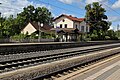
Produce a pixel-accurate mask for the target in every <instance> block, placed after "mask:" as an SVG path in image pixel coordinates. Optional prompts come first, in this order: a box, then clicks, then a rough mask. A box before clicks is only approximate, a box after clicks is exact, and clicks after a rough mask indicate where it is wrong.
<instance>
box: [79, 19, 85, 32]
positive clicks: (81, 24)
mask: <svg viewBox="0 0 120 80" xmlns="http://www.w3.org/2000/svg"><path fill="white" fill-rule="evenodd" d="M82 26H84V31H82ZM80 31H82V32H86V22H85V21H82V22H81V23H80Z"/></svg>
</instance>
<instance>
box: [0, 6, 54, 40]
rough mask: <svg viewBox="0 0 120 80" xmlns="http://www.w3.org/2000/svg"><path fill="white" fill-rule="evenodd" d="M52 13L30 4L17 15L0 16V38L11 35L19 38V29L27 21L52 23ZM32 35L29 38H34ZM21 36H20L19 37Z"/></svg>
mask: <svg viewBox="0 0 120 80" xmlns="http://www.w3.org/2000/svg"><path fill="white" fill-rule="evenodd" d="M52 19H53V17H52V14H51V12H50V11H49V10H48V9H47V8H45V7H37V8H35V7H34V6H32V5H29V6H27V7H24V8H23V11H22V12H21V13H19V14H17V17H16V18H15V17H13V15H10V16H9V17H8V18H4V17H0V38H10V37H11V36H14V35H15V36H14V37H17V38H20V37H21V36H23V34H20V32H21V30H22V29H23V28H24V27H25V26H26V25H27V24H28V22H30V21H31V22H34V21H35V22H38V21H39V22H42V23H44V24H49V25H51V24H52ZM33 36H34V35H32V36H31V38H36V36H34V37H33ZM21 38H22V37H21Z"/></svg>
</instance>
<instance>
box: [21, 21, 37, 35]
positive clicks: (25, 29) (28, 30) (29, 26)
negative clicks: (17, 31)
mask: <svg viewBox="0 0 120 80" xmlns="http://www.w3.org/2000/svg"><path fill="white" fill-rule="evenodd" d="M35 31H37V30H36V29H35V28H34V27H33V26H32V25H31V23H29V24H28V25H27V26H26V27H25V28H24V29H23V30H22V31H21V33H23V34H26V33H27V32H28V35H31V34H32V33H33V32H35Z"/></svg>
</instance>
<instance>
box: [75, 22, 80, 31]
mask: <svg viewBox="0 0 120 80" xmlns="http://www.w3.org/2000/svg"><path fill="white" fill-rule="evenodd" d="M73 25H74V28H76V25H77V28H78V30H81V28H80V22H74V24H73Z"/></svg>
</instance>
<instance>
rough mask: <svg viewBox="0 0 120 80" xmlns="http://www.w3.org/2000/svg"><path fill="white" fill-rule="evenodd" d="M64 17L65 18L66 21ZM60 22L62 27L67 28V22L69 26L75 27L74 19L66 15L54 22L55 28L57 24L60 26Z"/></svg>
mask: <svg viewBox="0 0 120 80" xmlns="http://www.w3.org/2000/svg"><path fill="white" fill-rule="evenodd" d="M63 19H64V20H65V21H64V22H63ZM60 24H62V28H65V24H67V28H73V21H72V20H70V19H68V18H66V17H61V18H59V19H57V20H56V21H55V23H54V28H56V26H58V27H60Z"/></svg>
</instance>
